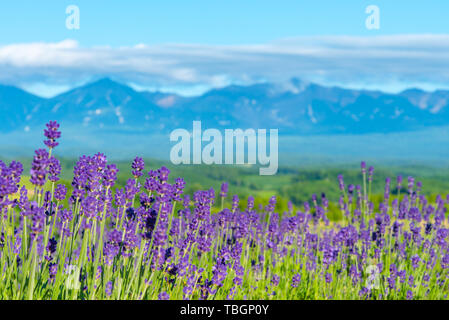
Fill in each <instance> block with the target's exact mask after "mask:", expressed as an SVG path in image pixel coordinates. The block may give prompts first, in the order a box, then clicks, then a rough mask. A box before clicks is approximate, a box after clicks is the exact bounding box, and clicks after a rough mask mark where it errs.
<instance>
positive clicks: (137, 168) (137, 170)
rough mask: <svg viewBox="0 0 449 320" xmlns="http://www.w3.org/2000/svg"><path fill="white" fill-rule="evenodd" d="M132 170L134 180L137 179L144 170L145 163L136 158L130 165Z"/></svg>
mask: <svg viewBox="0 0 449 320" xmlns="http://www.w3.org/2000/svg"><path fill="white" fill-rule="evenodd" d="M131 168H132V169H133V171H132V174H133V176H134V178H136V179H137V178H139V177H141V176H142V175H143V170H145V162H144V161H143V159H142V158H140V157H136V158H135V159H134V161H133V163H132V165H131Z"/></svg>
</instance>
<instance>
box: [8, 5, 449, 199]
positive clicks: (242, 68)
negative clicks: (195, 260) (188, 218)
mask: <svg viewBox="0 0 449 320" xmlns="http://www.w3.org/2000/svg"><path fill="white" fill-rule="evenodd" d="M448 12H449V2H447V1H443V0H440V1H438V0H428V1H426V2H417V1H414V2H410V1H405V0H396V1H386V0H375V1H362V0H355V1H351V0H342V1H331V0H327V1H325V0H316V1H313V2H309V1H293V0H292V1H288V0H278V1H267V0H258V1H255V0H254V1H253V0H245V1H241V0H240V1H237V0H235V1H234V0H227V1H221V0H218V1H205V0H204V1H203V0H194V1H188V2H186V1H180V0H177V1H163V2H162V1H138V0H131V1H127V2H126V3H125V2H111V1H102V0H97V1H84V0H77V1H75V0H73V1H57V2H56V1H40V2H39V3H36V2H35V1H31V0H30V1H23V0H17V1H14V2H9V3H1V4H0V119H1V120H0V158H1V159H3V160H7V161H9V160H11V159H21V160H22V161H24V162H25V164H27V163H29V162H30V160H31V158H32V156H33V150H34V149H36V148H38V147H42V146H43V144H42V140H43V136H42V131H43V128H44V126H45V123H46V122H48V121H49V120H57V121H58V122H60V124H61V130H62V138H61V143H60V146H59V147H58V148H57V149H56V150H55V152H56V154H57V155H58V156H59V157H61V159H63V160H64V163H65V169H64V171H63V175H64V177H65V179H67V181H69V180H70V176H71V170H72V169H71V168H72V166H73V163H74V161H76V159H77V158H78V157H79V156H81V155H83V154H93V153H96V152H103V153H105V154H106V155H107V156H108V158H109V159H111V161H115V162H118V163H119V164H120V166H121V168H122V174H123V179H125V177H127V176H128V175H129V174H130V169H128V168H129V163H130V161H131V160H132V159H133V158H134V157H135V156H142V157H144V158H145V159H146V162H147V164H148V169H149V168H150V167H151V168H155V167H157V166H160V165H167V166H168V167H169V168H170V169H171V170H173V171H174V175H178V176H184V177H186V180H187V181H188V188H190V189H188V190H196V189H200V188H209V187H211V186H213V187H218V186H219V184H220V183H221V181H223V180H226V181H228V182H229V183H230V186H231V188H230V191H231V192H235V193H238V194H239V195H241V196H247V195H249V194H253V195H256V196H257V197H259V198H260V199H265V198H267V197H269V196H271V195H273V194H277V195H278V196H280V197H281V198H282V199H290V200H292V201H293V202H294V203H295V204H300V203H301V202H302V201H304V200H306V199H309V198H310V196H311V194H312V193H314V192H315V193H318V192H321V191H323V192H327V194H329V196H330V197H331V198H332V197H333V196H335V197H336V196H337V194H338V189H337V183H336V177H337V174H338V173H344V174H345V176H347V177H348V179H349V182H351V181H353V183H359V182H358V181H359V180H358V179H360V174H359V169H358V167H359V164H360V161H362V160H365V161H367V162H368V165H374V166H375V168H376V171H375V172H376V173H375V174H376V178H375V184H374V186H373V190H374V192H377V193H382V188H383V187H382V184H383V181H384V179H385V177H386V176H392V177H393V176H395V175H398V174H401V175H416V176H417V178H418V179H419V180H422V181H423V182H424V190H425V192H427V193H429V194H437V193H442V192H444V190H447V187H448V183H447V181H449V180H448V179H447V178H449V170H448V169H447V168H448V159H449V148H448V146H449V130H448V129H449V20H448V19H447V18H446V16H447V13H448ZM193 120H201V121H202V124H203V128H204V129H206V128H217V129H219V130H224V129H226V128H232V129H236V128H242V129H247V128H254V129H259V128H261V129H278V130H279V165H280V169H279V171H278V174H277V175H275V176H269V177H260V176H258V170H257V169H258V168H257V166H253V167H251V166H247V165H246V166H224V165H223V166H205V165H195V166H193V165H179V166H174V165H172V164H171V163H170V162H169V153H170V148H171V147H172V146H173V145H174V143H170V140H169V135H170V132H171V131H172V130H174V129H176V128H184V129H187V130H191V128H192V121H193ZM123 181H124V180H123ZM281 202H282V201H281ZM283 203H284V204H285V203H286V201H284V202H283Z"/></svg>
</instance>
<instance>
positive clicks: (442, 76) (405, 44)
mask: <svg viewBox="0 0 449 320" xmlns="http://www.w3.org/2000/svg"><path fill="white" fill-rule="evenodd" d="M448 64H449V35H446V34H441V35H438V34H421V35H391V36H370V37H355V36H309V37H296V38H288V39H282V40H279V41H275V42H272V43H265V44H248V45H202V44H164V45H147V44H137V45H136V46H133V47H120V48H113V47H91V48H84V47H82V46H80V45H79V44H78V43H77V42H76V41H74V40H64V41H61V42H58V43H22V44H11V45H6V46H2V47H0V82H4V83H11V84H16V85H22V86H27V85H28V86H32V85H30V83H36V82H44V83H54V84H57V85H59V86H66V85H68V84H73V83H75V82H78V83H79V82H80V81H86V79H89V78H95V77H100V76H105V75H108V76H115V77H118V78H121V79H123V80H124V81H127V82H132V83H138V84H141V85H143V86H156V87H164V86H165V87H170V86H171V87H175V86H186V85H189V86H198V85H202V86H206V87H207V86H210V87H216V86H222V85H226V84H229V83H232V82H237V83H249V82H253V81H260V80H261V79H263V80H270V81H284V80H287V79H288V78H291V77H301V78H304V79H306V80H310V81H318V82H323V83H329V84H331V83H335V84H340V85H345V84H348V85H349V84H354V83H355V84H358V85H359V86H362V87H363V86H366V87H371V88H372V87H376V86H378V87H382V86H386V85H391V86H393V85H394V86H395V88H397V87H398V83H399V84H401V83H402V84H404V85H409V84H423V85H424V86H425V85H427V86H432V84H438V85H440V84H441V85H445V84H446V85H447V84H448V83H449V71H448V70H447V68H445V66H447V65H448ZM399 87H400V86H399Z"/></svg>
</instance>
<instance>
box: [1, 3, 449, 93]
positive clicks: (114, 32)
mask: <svg viewBox="0 0 449 320" xmlns="http://www.w3.org/2000/svg"><path fill="white" fill-rule="evenodd" d="M70 4H75V5H77V6H78V7H79V8H80V29H79V30H68V29H67V28H66V27H65V19H66V13H65V9H66V7H67V6H68V5H70ZM368 5H377V6H378V7H379V9H380V29H379V30H368V29H367V28H366V27H365V19H366V17H367V14H366V13H365V8H366V7H367V6H368ZM448 13H449V1H447V0H446V1H445V0H427V1H410V0H409V1H405V0H394V1H391V0H372V1H364V0H346V1H345V0H340V1H335V0H327V1H324V0H314V1H299V0H296V1H294V0H277V1H274V0H271V1H267V0H257V1H256V0H238V1H237V0H226V1H222V0H208V1H205V0H190V1H186V0H184V1H181V0H178V1H170V0H165V1H148V0H147V1H144V0H141V1H137V0H134V1H133V0H128V1H126V2H125V1H104V0H95V1H92V0H91V1H85V0H72V1H59V0H58V1H48V0H47V1H45V0H44V1H39V2H36V1H31V0H29V1H23V0H22V1H21V0H16V1H8V2H2V3H1V4H0V74H1V73H3V75H2V76H0V83H10V84H15V85H18V86H21V87H24V88H27V89H29V90H31V91H34V92H35V93H40V94H41V95H47V96H48V95H51V94H54V93H57V92H59V91H62V90H65V89H66V88H69V87H71V86H73V85H76V84H80V83H83V82H86V81H89V80H91V79H94V78H97V77H101V76H107V75H110V76H112V77H115V78H117V79H122V80H123V81H125V82H128V83H133V84H135V86H136V87H139V88H143V89H145V88H149V89H162V90H174V91H178V92H181V93H183V92H184V93H186V94H189V93H190V94H195V93H199V92H201V91H204V90H207V89H208V88H210V87H214V86H222V85H226V84H229V83H251V82H254V81H271V80H273V81H283V80H286V79H283V78H282V76H281V74H282V73H285V74H286V77H287V75H288V77H290V76H298V77H302V78H305V79H306V80H310V81H320V82H323V83H325V84H338V85H342V86H359V87H366V88H379V89H382V90H389V91H398V90H401V89H403V88H405V87H408V86H419V87H422V88H425V89H429V90H431V89H434V88H439V87H447V85H448V83H449V75H447V74H445V73H444V72H440V71H438V70H441V69H442V68H444V67H445V66H447V65H446V63H447V62H448V60H446V59H445V58H444V56H445V55H446V54H447V53H448V49H449V48H448V47H447V46H443V47H441V41H446V40H447V39H446V38H445V37H444V36H445V35H447V34H449V19H447V14H448ZM408 35H413V37H408V38H404V37H407V36H408ZM442 35H443V36H442ZM323 36H327V38H325V39H324V40H323ZM343 36H348V37H349V38H348V39H350V40H349V41H347V38H345V37H343ZM429 36H430V37H429ZM441 36H442V37H441ZM382 37H384V38H382ZM385 37H386V38H385ZM395 37H396V38H395ZM298 39H299V40H298ZM364 39H374V40H373V41H372V43H374V44H373V48H372V50H371V49H370V50H366V48H367V45H366V41H365V40H364ZM404 39H406V40H405V41H404ZM369 41H370V40H369ZM36 43H40V44H41V46H40V47H37V46H36V45H35V44H36ZM292 43H293V46H292ZM317 43H318V44H317ZM396 43H401V44H402V46H401V47H398V46H397V45H396ZM33 44H34V45H33ZM433 46H435V48H433ZM343 47H345V48H346V49H347V51H344V50H343V51H342V50H341V49H342V48H343ZM336 48H338V49H339V50H340V51H338V52H337V51H336V50H335V49H336ZM363 50H365V51H364V52H363ZM434 50H437V51H438V52H439V55H438V57H437V58H435V59H434V58H432V57H433V55H432V52H433V51H434ZM355 51H360V52H363V53H362V54H360V55H359V56H358V57H356V58H355V61H356V65H355V66H352V67H351V64H352V61H354V57H352V58H351V59H349V60H343V59H342V58H341V56H342V55H345V54H347V53H351V52H355ZM386 51H388V54H387V55H386V54H385V52H386ZM399 51H400V52H401V54H402V55H403V56H401V55H399V56H398V55H397V54H396V53H397V52H399ZM423 51H425V54H423ZM273 52H275V53H273ZM292 52H293V53H292ZM313 52H317V55H316V56H318V57H319V59H321V60H319V61H316V60H315V59H312V56H311V53H313ZM332 52H334V53H335V54H334V55H332V54H330V53H332ZM373 52H374V53H373ZM410 52H414V53H415V54H414V55H411V54H410ZM69 53H70V56H69ZM323 53H325V54H324V55H323ZM372 53H373V54H374V56H373V54H372ZM407 55H408V56H407ZM231 56H232V57H231ZM413 57H414V58H413ZM19 58H20V61H19ZM202 59H203V61H204V63H201V61H202ZM404 59H405V60H404ZM422 59H426V63H422V64H420V63H419V61H422ZM237 60H238V61H237ZM103 61H106V62H104V65H102V63H103ZM122 61H123V63H122ZM248 61H249V62H250V63H248ZM257 61H260V64H257V63H256V62H257ZM298 61H299V62H298ZM398 61H400V62H401V63H402V66H397V62H398ZM107 62H109V63H107ZM313 63H314V69H313V68H309V69H308V68H307V67H308V66H310V65H311V64H313ZM406 63H407V64H408V67H409V68H414V70H415V71H414V72H411V71H408V70H407V65H406ZM119 64H120V67H118V66H117V65H119ZM366 64H371V65H372V67H371V69H370V68H365V67H364V66H366ZM224 65H227V66H229V68H225V67H223V66H224ZM96 66H98V68H95V67H96ZM150 66H151V67H150ZM264 68H266V69H268V71H266V70H264ZM277 69H279V70H280V71H279V72H277V71H276V70H277ZM284 69H285V71H286V72H282V70H284ZM304 69H307V70H305V71H304V72H301V71H302V70H304ZM290 70H295V72H292V74H290V73H289V72H288V71H290ZM314 70H315V71H314ZM436 71H437V74H434V73H435V72H436ZM373 72H374V73H373ZM6 73H7V75H5V74H6ZM431 73H433V74H431ZM371 75H372V76H371Z"/></svg>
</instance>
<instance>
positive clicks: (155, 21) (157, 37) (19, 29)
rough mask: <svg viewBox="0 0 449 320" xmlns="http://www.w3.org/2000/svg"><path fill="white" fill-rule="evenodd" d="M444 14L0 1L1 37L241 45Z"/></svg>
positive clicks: (327, 5) (434, 27)
mask: <svg viewBox="0 0 449 320" xmlns="http://www.w3.org/2000/svg"><path fill="white" fill-rule="evenodd" d="M70 4H75V5H78V6H79V8H80V13H81V28H80V30H77V31H74V30H67V29H66V28H65V18H66V14H65V8H66V7H67V5H70ZM371 4H374V5H377V6H378V7H379V8H380V10H381V28H380V30H367V29H366V28H365V18H366V14H365V8H366V7H367V6H368V5H371ZM448 13H449V1H446V0H427V1H413V0H412V1H410V0H394V1H391V0H371V1H364V0H338V1H336V0H314V1H301V0H276V1H275V0H226V1H223V0H213V1H212V0H190V1H186V0H164V1H161V0H157V1H156V0H149V1H148V0H128V1H110V0H108V1H105V0H95V1H92V0H71V1H59V0H58V1H54V0H52V1H49V0H41V1H38V2H36V1H34V0H33V1H32V0H28V1H24V0H15V1H2V3H1V4H0V30H1V31H0V32H1V37H0V43H1V44H9V43H15V42H32V41H49V42H56V41H61V40H63V39H66V38H73V39H76V40H78V41H79V42H80V43H81V45H84V46H93V45H111V46H128V45H135V44H138V43H148V44H154V43H203V44H246V43H260V42H267V41H272V40H276V39H280V38H285V37H294V36H300V35H372V34H373V33H375V34H398V33H407V34H411V33H448V32H449V19H447V14H448Z"/></svg>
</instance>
